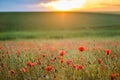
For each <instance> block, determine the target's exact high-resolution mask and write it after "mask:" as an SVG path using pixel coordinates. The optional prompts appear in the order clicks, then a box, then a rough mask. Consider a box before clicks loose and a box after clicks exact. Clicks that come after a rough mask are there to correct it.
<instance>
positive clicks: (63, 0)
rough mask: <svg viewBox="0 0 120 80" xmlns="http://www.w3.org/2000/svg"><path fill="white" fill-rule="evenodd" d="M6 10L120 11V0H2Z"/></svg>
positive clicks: (2, 9) (0, 5)
mask: <svg viewBox="0 0 120 80" xmlns="http://www.w3.org/2000/svg"><path fill="white" fill-rule="evenodd" d="M4 11H7V12H9V11H10V12H13V11H120V0H0V12H4Z"/></svg>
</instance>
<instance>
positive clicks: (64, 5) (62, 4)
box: [42, 0, 86, 11]
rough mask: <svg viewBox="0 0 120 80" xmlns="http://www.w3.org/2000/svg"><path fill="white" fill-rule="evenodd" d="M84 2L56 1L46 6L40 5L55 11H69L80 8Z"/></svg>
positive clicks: (81, 0)
mask: <svg viewBox="0 0 120 80" xmlns="http://www.w3.org/2000/svg"><path fill="white" fill-rule="evenodd" d="M85 2H86V0H57V1H51V2H50V3H47V4H42V5H44V6H46V7H50V8H52V9H54V10H57V11H69V10H74V9H76V8H82V7H83V6H84V4H85Z"/></svg>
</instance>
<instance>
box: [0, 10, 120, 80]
mask: <svg viewBox="0 0 120 80" xmlns="http://www.w3.org/2000/svg"><path fill="white" fill-rule="evenodd" d="M119 62H120V15H119V14H108V13H84V12H81V13H73V12H71V13H65V12H58V13H55V12H49V13H45V12H29V13H26V12H14V13H13V12H11V13H10V12H9V13H8V12H6V13H5V12H3V13H0V80H120V64H119Z"/></svg>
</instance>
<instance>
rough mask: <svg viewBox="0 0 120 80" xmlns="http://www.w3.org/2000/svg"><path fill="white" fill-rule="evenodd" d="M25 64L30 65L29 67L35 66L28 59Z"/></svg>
mask: <svg viewBox="0 0 120 80" xmlns="http://www.w3.org/2000/svg"><path fill="white" fill-rule="evenodd" d="M26 64H27V66H30V67H33V66H35V64H34V63H32V62H30V61H28V62H26Z"/></svg>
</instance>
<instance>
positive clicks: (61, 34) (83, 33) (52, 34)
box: [0, 30, 120, 40]
mask: <svg viewBox="0 0 120 80" xmlns="http://www.w3.org/2000/svg"><path fill="white" fill-rule="evenodd" d="M83 37H89V38H90V37H96V38H98V37H102V38H105V37H106V38H107V37H120V31H119V30H116V31H114V30H99V31H98V30H97V31H95V30H71V31H66V30H65V31H39V32H38V31H31V32H30V31H24V32H22V31H19V32H3V33H0V40H13V39H64V38H83Z"/></svg>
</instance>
